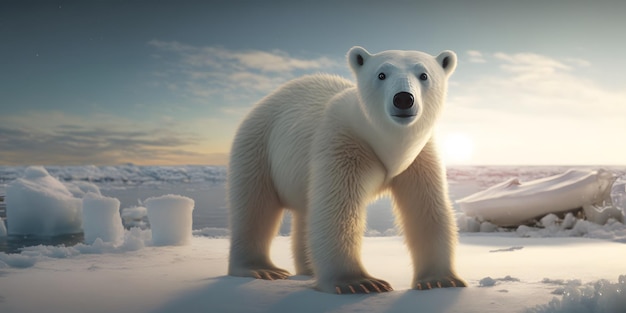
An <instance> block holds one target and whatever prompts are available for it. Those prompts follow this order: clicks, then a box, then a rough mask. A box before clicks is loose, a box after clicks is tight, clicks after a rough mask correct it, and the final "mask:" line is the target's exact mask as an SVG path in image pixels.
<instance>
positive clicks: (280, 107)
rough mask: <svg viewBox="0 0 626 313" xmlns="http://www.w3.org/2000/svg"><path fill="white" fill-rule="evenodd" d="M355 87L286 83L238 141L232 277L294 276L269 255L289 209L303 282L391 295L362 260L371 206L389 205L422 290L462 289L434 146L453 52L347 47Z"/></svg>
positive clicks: (326, 78)
mask: <svg viewBox="0 0 626 313" xmlns="http://www.w3.org/2000/svg"><path fill="white" fill-rule="evenodd" d="M347 57H348V64H349V66H350V68H351V69H352V71H353V73H354V75H355V77H356V85H354V84H353V83H351V82H350V81H348V80H345V79H342V78H340V77H336V76H331V75H323V74H318V75H312V76H306V77H302V78H298V79H294V80H292V81H290V82H287V83H286V84H285V85H283V86H282V87H280V88H278V90H276V91H274V92H273V93H271V94H270V95H268V96H267V97H265V98H264V99H262V100H261V101H260V102H259V103H258V104H257V105H256V106H255V107H254V108H253V109H252V111H251V112H250V113H249V114H248V116H247V117H246V118H245V119H244V121H243V122H242V124H241V125H240V127H239V129H238V131H237V134H236V136H235V139H234V142H233V146H232V150H231V155H230V163H229V171H228V200H229V207H230V228H231V246H230V255H229V267H228V273H229V275H232V276H248V277H256V278H261V279H268V280H273V279H285V278H287V277H288V276H289V275H290V274H289V272H287V271H286V270H284V269H280V268H278V267H276V266H275V265H274V264H273V263H272V261H271V260H270V258H269V250H270V244H271V242H272V239H273V237H274V236H275V235H276V233H277V230H278V227H279V225H280V222H281V217H282V214H283V209H288V210H290V211H291V212H292V215H293V222H292V231H291V239H292V248H293V254H294V260H295V268H296V274H298V275H312V276H315V279H316V289H318V290H320V291H324V292H329V293H340V294H341V293H369V292H383V291H390V290H392V288H391V286H390V284H389V283H387V282H386V281H384V280H381V279H377V278H374V277H372V276H371V275H369V274H368V272H367V271H366V270H365V269H364V267H363V265H362V263H361V260H360V252H361V240H362V236H363V233H364V231H365V227H366V225H365V222H366V205H367V204H368V203H369V202H371V201H372V200H373V199H375V198H376V197H378V196H379V195H381V194H384V193H388V194H390V195H391V196H392V198H393V203H394V211H395V213H396V216H397V217H396V221H397V225H398V226H399V228H400V229H401V230H402V231H403V234H404V236H405V237H406V243H407V245H408V248H409V250H410V254H411V258H412V261H413V270H414V274H413V282H412V287H413V288H415V289H430V288H437V287H439V288H441V287H461V286H465V285H466V284H465V282H463V280H461V279H460V278H459V277H458V276H457V274H456V273H455V270H454V264H453V260H454V249H455V246H456V241H457V237H456V236H457V231H456V224H455V222H454V218H453V214H452V206H451V203H450V200H449V199H448V196H447V194H448V191H447V184H446V178H445V169H444V168H443V166H442V164H441V161H440V159H439V157H438V155H437V151H436V147H435V144H434V142H433V130H434V128H435V124H436V122H437V120H438V118H439V116H440V115H441V112H442V109H443V106H444V100H445V96H446V90H447V81H448V78H449V77H450V75H451V74H452V72H454V69H455V68H456V64H457V58H456V54H454V52H452V51H443V52H441V53H440V54H439V55H437V56H436V57H434V56H431V55H429V54H426V53H423V52H419V51H399V50H391V51H384V52H380V53H377V54H370V53H369V52H368V51H367V50H365V49H364V48H362V47H353V48H351V49H350V50H349V51H348V55H347Z"/></svg>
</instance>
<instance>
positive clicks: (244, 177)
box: [228, 137, 289, 280]
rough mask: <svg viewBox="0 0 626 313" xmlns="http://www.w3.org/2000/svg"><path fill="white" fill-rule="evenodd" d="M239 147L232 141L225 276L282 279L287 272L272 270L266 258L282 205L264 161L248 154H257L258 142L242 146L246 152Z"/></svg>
mask: <svg viewBox="0 0 626 313" xmlns="http://www.w3.org/2000/svg"><path fill="white" fill-rule="evenodd" d="M251 138H254V137H251ZM255 139H256V138H255ZM240 144H241V143H240V142H238V141H236V142H235V144H234V145H233V154H232V155H231V162H230V170H229V176H228V184H229V188H228V198H229V206H230V231H231V234H230V256H229V264H228V274H229V275H232V276H244V277H255V278H260V279H268V280H274V279H285V278H287V277H288V276H289V272H288V271H286V270H284V269H281V268H278V267H276V266H275V265H274V263H272V261H271V260H270V256H269V252H270V246H271V243H272V240H273V239H274V237H275V236H276V234H277V233H278V227H279V226H280V222H281V220H282V216H283V208H282V204H281V203H280V200H279V199H278V196H277V193H276V190H275V187H274V184H273V182H272V180H271V177H270V174H269V169H268V166H267V161H266V160H265V159H264V158H262V157H261V158H259V157H258V156H257V155H251V154H250V153H249V151H259V147H255V145H260V144H261V141H260V140H254V141H252V143H250V142H247V143H244V144H242V145H243V146H245V147H247V148H248V149H246V150H243V149H242V148H241V147H240ZM261 155H262V154H261Z"/></svg>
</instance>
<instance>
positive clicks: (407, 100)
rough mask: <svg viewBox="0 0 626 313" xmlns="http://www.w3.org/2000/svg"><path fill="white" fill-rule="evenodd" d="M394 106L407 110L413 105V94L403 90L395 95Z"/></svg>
mask: <svg viewBox="0 0 626 313" xmlns="http://www.w3.org/2000/svg"><path fill="white" fill-rule="evenodd" d="M393 106H395V107H396V108H398V109H400V110H406V109H408V108H410V107H412V106H413V95H412V94H410V93H408V92H405V91H402V92H398V93H397V94H396V95H395V96H393Z"/></svg>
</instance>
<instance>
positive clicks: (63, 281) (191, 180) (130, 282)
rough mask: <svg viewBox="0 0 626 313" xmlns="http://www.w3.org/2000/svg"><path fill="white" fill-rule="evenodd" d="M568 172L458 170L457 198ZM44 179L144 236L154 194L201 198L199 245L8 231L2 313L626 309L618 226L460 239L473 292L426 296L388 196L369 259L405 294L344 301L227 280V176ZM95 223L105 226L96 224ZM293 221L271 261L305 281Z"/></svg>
mask: <svg viewBox="0 0 626 313" xmlns="http://www.w3.org/2000/svg"><path fill="white" fill-rule="evenodd" d="M568 168H569V167H512V166H510V167H469V166H468V167H452V168H449V169H448V178H449V183H450V197H451V198H452V199H453V200H458V199H460V198H463V197H465V196H468V195H470V194H472V193H474V192H477V191H480V190H483V189H485V188H487V187H489V186H492V185H494V184H497V183H500V182H502V181H506V180H508V179H510V178H513V177H518V178H520V180H524V181H527V180H532V179H537V178H541V177H546V176H550V175H554V174H558V173H562V172H564V171H566V170H567V169H568ZM607 169H608V170H610V171H612V172H613V173H615V174H616V175H617V176H618V177H619V178H618V180H617V182H616V183H615V184H614V186H613V189H612V193H611V197H612V200H613V203H614V204H615V205H616V206H617V207H619V208H621V209H624V207H626V177H625V175H626V167H609V168H607ZM46 170H47V171H48V172H49V173H50V175H51V176H52V177H55V178H57V179H58V180H60V181H61V182H63V184H64V185H65V187H66V188H67V192H69V193H71V194H72V195H74V197H78V198H80V197H82V196H81V195H84V194H86V193H88V192H96V193H97V192H98V191H99V192H101V194H102V196H104V197H114V198H117V199H119V201H120V203H121V204H120V208H121V209H122V216H123V217H124V220H125V224H126V225H127V226H129V224H132V223H136V224H135V225H137V226H141V227H143V228H146V226H147V225H146V224H145V220H142V219H141V218H142V216H144V219H145V215H146V213H147V210H146V208H145V206H146V205H145V200H146V199H148V198H150V197H159V196H162V195H166V194H178V195H181V196H185V197H188V198H191V199H193V200H194V202H195V208H194V209H193V226H192V227H193V229H194V230H193V234H194V236H193V237H192V238H191V241H190V242H189V244H187V245H183V246H157V245H155V244H154V242H153V239H152V231H151V230H150V229H144V230H141V229H140V228H132V229H130V230H128V229H127V230H125V231H124V238H123V241H122V243H119V242H118V243H115V242H104V241H102V240H100V239H96V240H95V241H93V243H92V240H91V239H89V240H87V242H89V244H85V243H82V242H83V241H84V240H86V239H87V238H84V237H83V235H82V234H70V235H60V236H54V237H40V236H16V235H9V236H2V234H0V312H3V313H4V312H357V311H358V312H413V311H419V312H620V313H625V312H626V292H625V290H626V245H625V243H626V227H625V226H624V225H623V224H621V223H619V222H616V221H610V222H609V223H607V225H597V224H593V223H591V222H588V221H581V220H576V219H574V218H573V216H572V217H569V218H568V217H566V218H565V219H564V220H561V219H559V218H557V217H556V216H548V217H546V218H543V219H541V221H539V222H538V224H537V226H536V227H529V226H520V227H518V228H513V229H503V228H498V227H495V225H489V224H488V223H482V224H479V225H478V228H479V229H480V230H482V231H489V232H479V233H470V232H462V233H461V234H460V243H459V248H458V251H457V264H458V270H459V273H460V275H461V276H462V277H463V278H464V279H466V280H467V281H468V283H469V287H468V288H462V289H461V288H455V289H446V290H430V291H414V290H410V289H409V284H410V281H411V276H412V273H411V269H410V260H409V256H408V254H407V250H406V248H405V247H404V246H403V244H402V238H401V237H399V236H397V233H396V231H395V229H394V226H393V215H392V213H391V209H390V201H389V200H388V199H381V200H379V201H377V202H376V203H374V204H372V205H370V207H369V208H368V231H367V233H366V236H367V238H366V239H365V241H364V247H363V262H364V264H365V266H366V268H367V269H368V270H369V271H370V273H371V274H373V275H374V276H377V277H380V278H383V279H386V280H387V281H389V282H390V283H391V284H392V285H393V287H394V289H395V291H393V292H390V293H386V294H375V295H342V296H338V295H329V294H323V293H320V292H317V291H314V290H313V289H312V281H311V280H310V278H309V277H292V278H291V279H289V280H286V281H273V282H270V281H260V280H253V279H247V278H235V277H228V276H225V275H226V268H227V254H228V240H227V236H228V231H227V229H226V228H227V210H226V201H225V188H224V183H225V177H226V176H225V174H226V170H225V168H224V167H212V166H180V167H140V166H134V165H123V166H116V167H95V166H84V167H46ZM25 174H27V170H26V167H0V195H4V194H5V193H6V191H7V186H8V185H9V184H10V183H11V182H14V181H16V180H17V179H18V178H21V177H24V176H25ZM31 174H33V173H31ZM35 174H36V173H35ZM40 174H41V173H40ZM38 175H39V174H38ZM26 176H28V175H26ZM31 176H32V175H31ZM33 177H35V178H36V177H37V175H34V176H33ZM46 180H48V179H47V178H46ZM23 186H30V185H29V184H23ZM57 187H58V188H57V189H59V190H61V189H63V188H61V187H60V186H57ZM20 190H21V192H23V190H22V189H20ZM62 193H64V194H65V193H66V191H62ZM68 197H69V196H68ZM96 198H97V197H96ZM42 201H43V200H42ZM42 201H35V202H33V203H41V202H42ZM63 201H70V202H72V201H73V200H67V199H66V200H63ZM107 206H110V205H107ZM455 208H456V209H457V210H458V209H459V208H458V206H456V205H455ZM55 210H57V211H59V212H60V211H61V209H60V208H57V209H55ZM459 213H460V212H459ZM186 214H188V213H186ZM85 220H90V221H93V220H94V219H93V218H92V217H89V216H87V217H83V222H85ZM458 220H459V221H460V222H465V223H466V226H467V223H471V222H472V221H471V220H470V219H467V218H465V217H463V216H462V215H460V214H459V219H458ZM183 224H185V223H180V225H183ZM289 224H290V223H289V219H288V215H287V216H286V219H285V223H284V224H283V226H282V227H281V230H280V232H281V234H283V236H279V237H277V239H276V240H275V242H274V245H273V249H272V253H273V258H274V261H275V263H277V264H278V265H279V266H282V267H285V268H287V269H288V270H290V271H292V272H293V264H292V258H291V254H290V248H289V247H290V244H289V241H290V237H289V236H288V232H289ZM470 226H471V225H470ZM474 226H476V225H474ZM176 227H178V226H176ZM185 227H188V226H185ZM461 229H463V227H461ZM96 230H97V231H99V232H106V229H96ZM466 230H467V229H466ZM40 244H43V245H40ZM59 244H61V245H59ZM23 246H30V247H27V248H21V247H23ZM2 251H4V252H2ZM620 275H625V276H620Z"/></svg>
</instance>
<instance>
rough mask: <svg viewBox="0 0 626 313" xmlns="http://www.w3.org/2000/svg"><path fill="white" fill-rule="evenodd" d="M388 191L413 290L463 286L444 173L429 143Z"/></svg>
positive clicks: (464, 284) (454, 227) (454, 226)
mask: <svg viewBox="0 0 626 313" xmlns="http://www.w3.org/2000/svg"><path fill="white" fill-rule="evenodd" d="M391 192H392V195H393V198H394V204H395V205H394V206H395V209H396V210H397V212H398V215H399V216H398V219H399V223H398V224H399V225H400V227H402V230H403V233H404V235H405V237H406V243H407V245H408V247H409V250H410V252H411V258H412V260H413V268H414V277H413V284H412V286H413V288H414V289H431V288H442V287H465V286H466V283H465V282H464V281H463V280H461V279H460V278H459V277H458V276H457V275H456V273H455V271H454V265H453V263H454V249H455V247H456V244H457V229H456V223H455V221H454V218H453V213H452V205H451V204H450V200H449V199H448V189H447V182H446V178H445V171H444V169H443V166H442V164H441V162H440V161H439V157H438V156H437V154H436V150H435V147H434V145H433V143H432V141H431V142H429V143H427V144H426V146H425V147H424V149H423V150H422V151H421V152H420V154H419V155H418V157H417V158H416V159H415V161H414V162H413V164H412V165H411V166H410V167H409V168H408V169H407V170H406V171H404V172H403V173H402V174H400V175H398V176H397V177H396V178H394V180H393V181H392V184H391Z"/></svg>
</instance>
